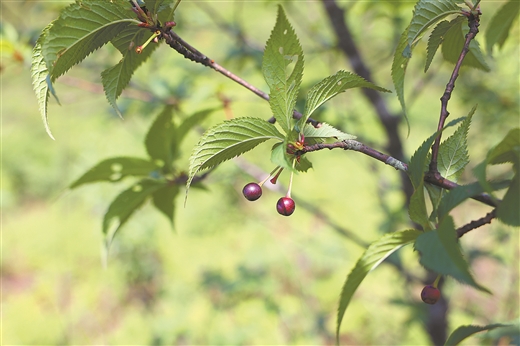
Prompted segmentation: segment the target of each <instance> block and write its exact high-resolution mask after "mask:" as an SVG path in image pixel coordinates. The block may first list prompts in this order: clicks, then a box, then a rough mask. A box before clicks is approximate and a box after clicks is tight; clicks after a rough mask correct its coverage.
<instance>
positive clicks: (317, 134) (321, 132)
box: [303, 123, 356, 141]
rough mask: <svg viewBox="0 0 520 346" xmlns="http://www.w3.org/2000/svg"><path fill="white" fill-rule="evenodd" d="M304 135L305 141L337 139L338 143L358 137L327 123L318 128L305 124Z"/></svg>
mask: <svg viewBox="0 0 520 346" xmlns="http://www.w3.org/2000/svg"><path fill="white" fill-rule="evenodd" d="M303 135H304V136H305V139H308V138H323V139H324V138H336V139H337V140H338V141H345V140H348V139H355V138H356V136H354V135H349V134H348V133H345V132H343V131H340V130H338V129H336V128H335V127H332V126H331V125H329V124H327V123H320V125H319V127H318V128H316V127H314V126H312V125H311V124H305V127H304V128H303Z"/></svg>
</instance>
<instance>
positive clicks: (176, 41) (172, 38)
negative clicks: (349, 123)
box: [162, 30, 319, 126]
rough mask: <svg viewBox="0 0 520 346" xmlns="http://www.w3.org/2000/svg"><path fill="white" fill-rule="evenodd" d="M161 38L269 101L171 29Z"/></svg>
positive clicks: (263, 94) (314, 122)
mask: <svg viewBox="0 0 520 346" xmlns="http://www.w3.org/2000/svg"><path fill="white" fill-rule="evenodd" d="M162 38H164V40H165V42H166V43H167V44H168V45H169V46H170V47H172V48H173V49H175V50H176V51H177V52H179V53H180V54H181V55H182V56H184V57H185V58H186V59H189V60H191V61H194V62H198V63H199V64H202V65H204V66H207V67H209V68H211V69H213V70H215V71H217V72H218V73H220V74H222V75H224V76H226V77H227V78H229V79H231V80H232V81H234V82H236V83H238V84H240V85H241V86H243V87H244V88H246V89H248V90H250V91H251V92H253V93H254V94H256V95H258V96H259V97H261V98H262V99H264V100H266V101H269V95H268V94H266V93H265V92H263V91H262V90H260V89H258V88H257V87H255V86H253V85H252V84H249V83H248V82H246V81H245V80H243V79H242V78H240V77H238V76H237V75H235V74H234V73H232V72H231V71H229V70H227V69H225V68H224V67H222V66H220V65H219V64H217V63H216V62H215V60H213V59H210V58H209V57H207V56H206V55H204V54H202V53H201V52H200V51H199V50H197V49H196V48H195V47H192V46H191V45H190V44H189V43H188V42H186V41H184V40H183V39H182V38H181V37H180V36H179V35H177V33H175V32H174V31H173V30H169V31H164V32H163V33H162ZM302 116H303V115H302V114H301V113H300V112H298V111H297V110H294V111H293V118H294V119H300V118H301V117H302ZM269 122H270V123H274V122H275V119H274V118H273V117H271V118H270V119H269ZM308 122H309V123H311V124H312V125H314V126H317V125H318V123H319V122H318V121H316V120H314V119H310V118H309V120H308Z"/></svg>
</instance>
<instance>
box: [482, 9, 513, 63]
mask: <svg viewBox="0 0 520 346" xmlns="http://www.w3.org/2000/svg"><path fill="white" fill-rule="evenodd" d="M519 11H520V2H518V0H510V1H509V2H507V3H506V4H504V6H502V7H500V9H499V10H498V11H497V12H495V14H494V15H493V18H491V21H490V22H489V25H488V28H487V30H486V50H487V52H488V53H491V51H492V49H493V46H494V45H495V44H498V47H499V48H502V46H503V45H504V42H505V41H506V39H507V37H508V36H509V31H510V30H511V28H512V26H513V23H514V21H515V20H516V19H517V18H518V12H519Z"/></svg>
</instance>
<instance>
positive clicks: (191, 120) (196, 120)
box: [172, 108, 216, 158]
mask: <svg viewBox="0 0 520 346" xmlns="http://www.w3.org/2000/svg"><path fill="white" fill-rule="evenodd" d="M215 110H216V108H208V109H204V110H202V111H198V112H196V113H193V114H192V115H190V116H189V117H188V118H186V119H185V120H184V121H183V122H182V123H181V124H180V125H179V127H178V128H177V130H176V131H175V132H176V133H175V138H173V140H172V153H173V154H172V155H173V157H174V158H175V157H177V156H178V155H179V146H180V144H181V143H182V140H183V139H184V137H185V136H186V135H187V134H188V132H189V131H190V130H191V129H192V128H193V127H194V126H195V125H199V124H200V123H201V122H203V121H204V119H206V118H207V117H208V116H209V115H210V114H211V113H213V112H214V111H215Z"/></svg>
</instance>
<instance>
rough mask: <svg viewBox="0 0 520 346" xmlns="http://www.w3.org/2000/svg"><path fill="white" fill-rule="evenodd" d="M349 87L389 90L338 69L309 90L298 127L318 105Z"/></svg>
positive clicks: (302, 124) (301, 126) (301, 125)
mask: <svg viewBox="0 0 520 346" xmlns="http://www.w3.org/2000/svg"><path fill="white" fill-rule="evenodd" d="M351 88H370V89H374V90H378V91H383V92H390V90H387V89H385V88H381V87H379V86H377V85H375V84H373V83H370V82H368V81H367V80H365V79H364V78H363V77H360V76H358V75H357V74H354V73H351V72H347V71H338V72H337V73H336V74H334V75H332V76H329V77H327V78H325V79H323V80H322V81H321V82H319V83H318V84H316V85H314V86H313V87H312V88H311V89H310V90H309V92H308V93H307V101H306V104H305V111H304V113H303V117H302V118H301V119H300V120H299V126H300V128H303V126H304V124H305V123H306V122H307V120H308V119H309V117H310V116H311V115H312V113H313V112H314V111H315V110H316V109H317V108H318V107H319V106H321V105H322V104H324V103H325V102H326V101H328V100H330V99H331V98H333V97H334V96H336V95H338V94H339V93H342V92H345V91H346V90H348V89H351Z"/></svg>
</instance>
